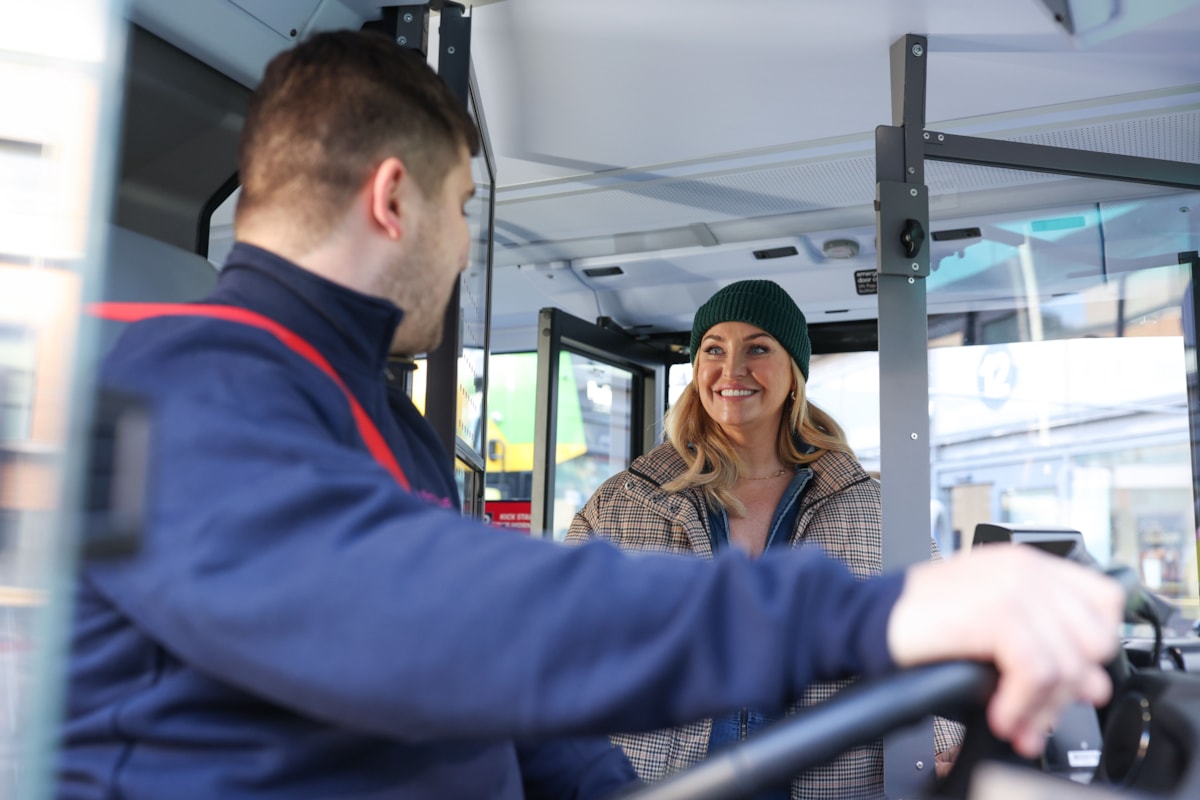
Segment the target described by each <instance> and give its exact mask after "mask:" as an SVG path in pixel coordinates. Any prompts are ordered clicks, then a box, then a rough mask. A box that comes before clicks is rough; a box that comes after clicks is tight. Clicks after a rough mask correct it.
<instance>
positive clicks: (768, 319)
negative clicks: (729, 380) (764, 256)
mask: <svg viewBox="0 0 1200 800" xmlns="http://www.w3.org/2000/svg"><path fill="white" fill-rule="evenodd" d="M722 322H745V323H748V324H750V325H753V326H755V327H757V328H762V329H763V330H764V331H766V332H767V333H769V334H771V335H772V336H774V337H775V339H776V340H777V341H778V342H779V343H780V344H781V345H783V347H784V349H786V350H787V351H788V352H789V353H791V355H792V359H793V360H794V361H795V362H796V366H798V367H799V368H800V372H801V374H803V375H804V380H806V381H807V380H808V359H809V358H810V357H811V356H812V341H811V340H810V339H809V338H808V323H807V322H806V321H805V319H804V314H803V313H801V311H800V308H799V307H798V306H797V305H796V303H795V301H794V300H792V298H791V297H789V296H788V293H787V292H785V291H784V290H783V287H781V286H780V285H779V284H777V283H775V282H774V281H763V280H758V281H738V282H737V283H731V284H729V285H728V286H726V287H725V288H724V289H722V290H720V291H719V292H717V293H716V294H714V295H713V296H712V297H710V298H708V302H707V303H705V304H704V305H702V306H700V309H699V310H698V311H697V312H696V317H695V319H694V320H693V321H692V340H691V345H690V349H691V353H692V361H695V360H696V355H697V353H699V352H700V340H701V339H703V338H704V334H706V333H708V329H709V328H711V327H712V326H713V325H718V324H720V323H722Z"/></svg>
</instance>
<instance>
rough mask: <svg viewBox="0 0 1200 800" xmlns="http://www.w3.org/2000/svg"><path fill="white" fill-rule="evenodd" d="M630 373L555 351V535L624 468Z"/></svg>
mask: <svg viewBox="0 0 1200 800" xmlns="http://www.w3.org/2000/svg"><path fill="white" fill-rule="evenodd" d="M632 389H633V375H632V373H631V372H629V371H628V370H625V369H622V368H620V367H615V366H613V365H611V364H606V363H604V362H602V361H595V360H593V359H590V358H588V357H587V356H583V355H580V354H578V353H572V352H569V351H563V352H562V353H560V354H559V372H558V419H557V423H556V430H557V445H558V450H557V453H556V454H555V467H554V517H553V528H552V530H553V532H554V538H555V539H560V540H561V539H563V538H565V537H566V535H567V528H569V527H570V525H571V520H572V518H573V517H574V516H575V512H577V511H579V509H581V508H583V504H584V503H586V502H587V500H588V498H589V497H591V496H592V493H593V492H595V491H596V489H598V488H600V484H602V483H604V481H605V480H607V479H608V478H610V477H612V476H613V475H615V474H617V473H618V472H620V471H621V470H623V469H625V467H626V466H628V464H629V461H630V420H631V418H632V409H633V393H632Z"/></svg>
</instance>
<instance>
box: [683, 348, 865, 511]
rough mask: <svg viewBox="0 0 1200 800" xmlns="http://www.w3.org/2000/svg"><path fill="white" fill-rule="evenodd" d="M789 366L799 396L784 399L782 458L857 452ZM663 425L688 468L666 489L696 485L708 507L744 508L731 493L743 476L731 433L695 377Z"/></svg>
mask: <svg viewBox="0 0 1200 800" xmlns="http://www.w3.org/2000/svg"><path fill="white" fill-rule="evenodd" d="M791 365H792V387H793V389H792V391H794V392H795V395H796V398H795V400H791V399H789V400H785V401H784V407H783V412H784V413H783V417H782V418H781V419H780V423H779V435H778V436H777V437H776V439H775V452H776V454H777V455H778V456H779V460H780V461H782V462H783V463H784V464H785V465H787V466H789V467H794V466H796V465H798V464H811V463H813V462H814V461H816V460H817V459H819V458H820V457H821V456H823V455H825V454H826V453H828V452H831V451H833V452H838V453H846V454H847V455H849V456H851V457H853V456H854V451H853V450H851V449H850V443H849V442H848V441H846V433H845V431H843V430H842V426H841V425H838V424H837V421H836V420H834V418H833V417H831V416H830V415H829V414H827V413H826V412H825V411H823V410H822V409H820V408H819V407H817V406H816V405H814V404H812V403H810V402H808V399H807V397H806V395H805V391H804V387H805V381H804V375H803V374H802V373H801V372H800V368H799V367H798V366H796V362H795V361H792V362H791ZM695 366H696V362H695V361H693V362H692V368H693V374H694V373H695ZM663 425H664V427H665V428H666V432H667V440H668V441H670V442H671V444H672V446H674V448H675V450H676V451H677V452H678V453H679V455H680V456H681V457H682V458H683V460H684V462H685V463H686V464H687V471H686V472H684V473H683V474H682V475H680V476H679V477H678V478H675V479H674V480H672V481H670V482H668V483H666V484H664V485H663V489H665V490H666V491H668V492H679V491H683V490H685V489H691V488H693V487H696V488H699V489H700V490H701V491H703V492H704V496H705V499H706V500H707V501H708V504H709V505H710V506H712V507H714V508H716V507H724V508H725V509H726V510H727V511H729V512H731V513H733V514H734V515H736V516H741V515H742V514H744V513H746V507H745V506H744V505H743V504H742V502H741V501H740V500H738V499H737V497H735V496H734V494H733V485H734V484H735V483H737V481H738V478H740V477H741V476H742V471H743V469H744V465H743V464H742V460H741V459H740V458H738V455H737V450H736V449H734V446H733V443H732V442H730V441H729V437H728V436H726V435H725V432H724V431H723V430H721V426H720V425H718V424H717V423H716V421H715V420H713V418H712V417H710V416H709V415H708V412H707V411H705V410H704V405H703V404H702V403H701V402H700V394H699V391H698V390H697V387H696V382H695V378H693V379H692V382H691V383H689V384H688V387H687V389H685V390H684V392H683V394H682V395H681V396H680V397H679V399H678V400H676V401H675V405H673V406H671V408H670V409H669V410H668V411H667V414H666V417H664V419H663ZM797 436H799V438H800V439H801V440H802V441H803V442H804V443H806V444H808V445H810V446H812V447H814V448H816V449H815V450H813V451H812V452H811V453H803V452H801V451H800V449H799V447H797V445H796V437H797Z"/></svg>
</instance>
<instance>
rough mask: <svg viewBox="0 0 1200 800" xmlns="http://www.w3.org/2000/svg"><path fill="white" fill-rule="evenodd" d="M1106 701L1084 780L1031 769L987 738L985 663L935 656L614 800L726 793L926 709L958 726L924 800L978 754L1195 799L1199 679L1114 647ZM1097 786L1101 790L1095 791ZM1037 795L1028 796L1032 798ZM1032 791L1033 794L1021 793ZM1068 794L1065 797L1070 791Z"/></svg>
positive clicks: (1032, 774) (743, 791)
mask: <svg viewBox="0 0 1200 800" xmlns="http://www.w3.org/2000/svg"><path fill="white" fill-rule="evenodd" d="M1109 673H1110V675H1111V676H1112V677H1113V678H1114V692H1113V700H1112V701H1111V702H1110V703H1109V705H1108V706H1107V707H1106V708H1105V709H1102V710H1101V715H1102V717H1101V718H1102V719H1104V720H1105V729H1104V748H1103V751H1102V755H1101V763H1100V767H1099V768H1098V770H1097V773H1096V776H1097V777H1096V783H1097V785H1096V787H1095V788H1092V787H1085V786H1081V785H1080V784H1075V783H1072V782H1070V781H1067V780H1066V779H1064V778H1059V777H1053V776H1048V775H1043V774H1041V773H1038V772H1036V771H1035V770H1034V769H1029V767H1035V766H1036V765H1034V764H1033V763H1032V762H1029V761H1027V760H1025V759H1022V758H1020V757H1018V756H1017V755H1016V754H1015V753H1014V752H1013V751H1012V749H1011V748H1010V747H1009V746H1008V745H1007V744H1006V743H1004V742H1001V741H999V740H997V739H996V738H995V737H994V736H993V735H992V733H991V731H990V729H989V728H988V726H987V720H986V718H985V715H984V710H985V708H986V705H987V700H988V698H990V697H991V694H992V692H993V691H994V689H995V686H996V671H995V669H994V668H993V667H991V666H990V665H985V664H979V663H975V662H965V661H956V662H947V663H943V664H934V665H930V666H925V667H918V668H915V669H908V670H903V671H900V672H897V673H895V674H893V675H890V676H886V677H881V678H875V679H870V680H864V681H860V682H859V683H857V684H855V685H853V686H851V687H849V688H847V689H845V690H843V691H842V692H840V693H839V694H838V695H837V696H836V697H834V698H833V699H832V700H830V701H828V702H826V703H822V704H821V705H819V706H814V707H813V708H811V709H806V710H805V711H803V712H801V713H799V714H796V715H794V716H791V717H788V718H786V719H784V720H783V721H781V722H778V723H776V724H774V725H772V726H771V727H770V728H768V729H766V730H764V731H763V732H762V733H760V734H759V735H757V736H755V737H753V738H751V739H749V740H747V741H746V742H743V743H742V744H739V745H737V746H735V747H731V748H729V749H727V750H725V751H723V752H721V753H719V754H717V755H715V756H713V757H711V758H708V759H707V760H705V761H703V762H702V763H700V764H698V765H696V766H694V767H692V768H691V769H688V770H684V771H683V772H679V773H677V774H675V775H673V776H671V777H669V778H667V779H665V780H663V781H661V782H659V783H656V784H653V785H651V786H646V787H640V788H638V789H635V790H633V791H632V792H628V793H625V794H622V795H620V798H621V800H735V798H745V797H749V796H751V795H753V794H755V793H756V792H759V791H762V790H764V789H767V788H770V787H772V786H778V785H780V784H783V783H786V782H787V781H788V780H789V779H790V778H791V777H792V776H794V775H796V774H797V773H799V772H802V771H804V770H806V769H809V768H811V767H814V766H817V765H820V764H824V763H826V762H827V761H829V760H830V759H832V758H834V757H835V756H837V755H839V754H840V753H842V752H844V751H845V750H848V749H850V748H851V747H854V746H856V745H859V744H863V743H866V742H869V741H872V740H875V739H878V738H880V737H882V736H883V735H884V734H886V733H888V732H890V731H893V730H896V729H899V728H902V727H905V726H907V725H910V724H913V723H915V722H917V721H919V720H921V719H923V718H925V717H927V716H929V715H930V714H938V715H941V716H945V717H948V718H951V719H958V720H961V721H962V722H964V723H965V724H966V730H967V733H966V738H965V739H964V741H963V747H962V750H961V752H960V753H959V755H958V758H957V759H956V761H955V764H954V768H953V769H952V770H951V772H950V774H949V775H947V776H946V778H945V779H944V780H943V781H940V782H938V783H937V784H936V785H933V784H932V782H931V786H930V789H929V792H930V796H932V797H939V798H962V799H963V800H965V798H967V797H968V792H969V790H970V782H971V779H972V776H973V775H974V774H975V772H976V769H977V768H978V767H979V766H980V765H981V764H983V763H984V762H996V761H999V762H1007V763H1009V764H1012V765H1023V766H1024V767H1025V769H1024V770H1023V771H1022V774H1023V775H1024V776H1025V778H1026V779H1033V778H1040V779H1041V785H1042V793H1047V794H1046V796H1055V797H1057V796H1060V795H1057V794H1054V792H1055V791H1057V790H1059V789H1061V790H1062V792H1063V794H1062V795H1061V796H1064V797H1065V796H1066V794H1065V793H1066V792H1067V791H1068V789H1070V790H1071V791H1073V792H1081V794H1079V795H1078V796H1079V797H1081V798H1082V797H1085V796H1086V797H1088V798H1097V799H1098V798H1101V797H1113V796H1116V795H1115V794H1113V793H1112V789H1113V787H1119V788H1120V789H1121V790H1122V791H1125V790H1135V791H1140V792H1147V793H1149V794H1145V795H1143V796H1146V797H1151V796H1153V797H1163V798H1170V799H1171V800H1176V799H1177V800H1185V798H1186V799H1187V800H1195V798H1197V797H1200V676H1196V675H1189V674H1186V673H1175V672H1161V671H1158V670H1146V671H1142V672H1136V673H1134V672H1132V671H1131V670H1130V669H1129V666H1128V661H1127V660H1126V659H1125V656H1124V653H1123V652H1122V653H1120V654H1118V657H1117V659H1116V660H1115V661H1114V663H1113V664H1111V665H1110V667H1109ZM1104 785H1107V786H1108V787H1109V789H1108V790H1107V791H1106V790H1105V789H1103V788H1101V787H1102V786H1104ZM1042 793H1039V794H1038V795H1037V796H1041V794H1042ZM1030 796H1034V795H1030ZM1070 796H1071V797H1075V796H1076V794H1073V793H1072V794H1070Z"/></svg>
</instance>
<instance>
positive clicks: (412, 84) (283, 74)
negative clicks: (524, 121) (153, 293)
mask: <svg viewBox="0 0 1200 800" xmlns="http://www.w3.org/2000/svg"><path fill="white" fill-rule="evenodd" d="M464 147H465V148H466V149H467V151H468V152H470V153H471V154H472V155H475V154H476V153H478V152H479V133H478V131H477V129H476V127H475V124H474V123H473V122H472V121H471V118H470V116H468V114H467V112H466V110H465V109H464V108H463V105H462V103H461V101H459V100H458V99H457V98H456V97H455V96H454V95H453V94H452V93H451V92H450V90H449V88H448V87H447V86H446V84H445V83H444V82H443V81H442V80H441V79H440V78H439V77H438V76H437V75H436V74H435V73H434V72H433V70H432V69H430V68H429V65H428V64H427V63H426V62H425V60H424V58H423V57H422V56H421V54H420V53H418V52H416V51H413V50H409V49H406V48H403V47H400V46H399V45H398V44H396V43H395V42H394V41H392V40H391V39H389V38H387V37H386V36H383V35H380V34H377V33H370V32H357V31H335V32H330V33H318V34H316V35H315V36H312V37H311V38H309V39H307V40H305V41H304V42H301V43H300V44H298V45H296V47H294V48H292V49H291V50H287V51H285V52H283V53H281V54H279V55H278V56H276V57H275V58H274V59H272V60H271V63H270V64H268V65H267V69H266V71H265V73H264V74H263V79H262V82H261V83H260V84H259V86H258V89H257V90H256V91H255V93H254V96H253V97H252V98H251V100H250V106H249V109H248V111H247V114H246V124H245V127H244V128H243V130H242V140H241V151H240V153H239V158H238V162H239V165H238V166H239V169H240V178H241V183H242V195H241V197H240V199H239V201H238V209H237V217H238V219H239V220H241V219H243V218H245V216H246V215H247V214H253V213H255V212H256V211H257V210H259V209H263V208H270V207H274V208H280V209H282V210H284V211H285V212H287V213H290V214H293V215H295V216H296V217H297V219H296V223H297V227H298V229H299V230H303V231H305V233H306V234H307V235H311V236H314V237H318V238H319V237H321V236H323V235H324V234H325V233H327V232H328V230H329V229H330V228H332V226H333V225H334V224H335V222H336V221H337V220H338V219H339V218H340V217H341V215H342V214H344V213H345V211H346V208H347V206H348V204H349V203H350V199H351V198H352V197H353V196H354V193H355V192H357V191H358V190H359V188H360V187H361V186H362V185H363V183H364V181H366V180H367V177H368V176H369V175H370V174H371V171H372V170H373V169H374V168H375V167H376V166H378V164H379V163H380V162H381V161H383V160H384V159H385V158H388V157H390V156H395V157H398V158H399V159H400V160H401V161H403V162H404V165H405V167H407V169H408V171H409V174H411V175H412V177H413V179H414V181H415V182H416V184H417V186H418V187H419V188H420V189H421V191H422V193H424V194H426V195H427V196H430V197H432V196H434V195H435V194H436V193H437V192H438V191H440V189H441V187H442V186H443V184H444V181H445V178H446V175H447V174H448V173H449V171H450V170H451V169H452V168H453V167H454V165H455V164H456V163H457V162H458V159H459V158H460V154H461V153H462V149H463V148H464Z"/></svg>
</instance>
